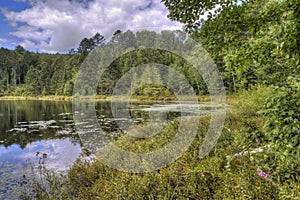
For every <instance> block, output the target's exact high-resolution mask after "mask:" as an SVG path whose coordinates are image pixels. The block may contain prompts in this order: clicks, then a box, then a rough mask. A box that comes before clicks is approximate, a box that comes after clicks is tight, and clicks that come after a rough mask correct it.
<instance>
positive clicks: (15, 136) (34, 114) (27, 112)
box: [0, 101, 72, 148]
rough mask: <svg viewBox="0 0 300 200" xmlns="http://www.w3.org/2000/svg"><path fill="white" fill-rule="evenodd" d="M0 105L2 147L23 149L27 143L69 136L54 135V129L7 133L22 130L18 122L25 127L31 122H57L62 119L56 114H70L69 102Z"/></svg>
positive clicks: (14, 102) (20, 102) (8, 102)
mask: <svg viewBox="0 0 300 200" xmlns="http://www.w3.org/2000/svg"><path fill="white" fill-rule="evenodd" d="M0 104H1V106H0V113H1V116H0V141H1V142H2V143H3V145H4V146H10V145H12V144H19V145H20V146H21V147H22V148H24V147H26V145H27V144H28V143H30V142H33V141H37V140H47V139H54V138H62V137H70V135H63V136H62V135H56V131H55V129H45V130H38V131H32V130H31V132H30V131H28V130H27V131H26V132H17V131H10V132H8V130H10V129H12V128H15V127H17V128H22V124H19V123H20V122H21V123H24V124H27V125H28V122H31V121H47V120H55V121H57V122H58V121H59V119H61V117H62V116H59V115H58V114H60V113H71V112H72V105H71V102H69V103H67V102H51V101H1V102H0ZM65 118H66V116H65ZM24 124H23V125H24ZM57 125H59V126H63V125H64V124H63V123H58V124H57ZM0 144H1V143H0Z"/></svg>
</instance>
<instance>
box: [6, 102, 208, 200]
mask: <svg viewBox="0 0 300 200" xmlns="http://www.w3.org/2000/svg"><path fill="white" fill-rule="evenodd" d="M193 110H195V107H194V106H193V105H188V106H186V108H185V109H184V112H186V113H190V114H191V115H193ZM203 111H204V113H205V111H206V112H209V111H208V110H207V108H206V107H203ZM72 112H73V111H72V103H71V102H61V101H37V100H32V101H30V100H26V101H25V100H19V101H0V199H16V198H18V195H19V193H18V189H19V188H20V186H19V184H18V181H20V180H21V179H22V177H23V175H25V174H28V173H29V171H31V172H33V171H36V169H39V167H41V166H42V167H45V168H47V169H52V170H55V171H60V172H65V171H66V170H67V169H69V168H70V167H71V166H72V164H73V163H74V162H75V160H76V159H77V158H79V157H80V156H83V155H84V154H83V153H82V152H83V151H84V148H83V145H82V143H81V141H80V138H79V136H78V134H77V133H76V130H75V124H74V120H73V114H72ZM95 112H96V116H97V120H98V123H99V124H100V126H101V128H102V130H104V131H105V132H106V133H107V134H108V135H111V137H116V138H117V137H118V136H119V135H118V134H117V133H119V131H118V130H119V126H118V125H120V121H121V122H124V123H125V124H126V123H127V122H126V120H128V119H124V118H123V119H116V118H114V117H113V115H112V111H111V104H110V102H99V103H96V108H95ZM124 112H129V113H130V116H131V118H132V119H131V123H134V124H139V123H144V122H147V121H149V120H150V116H151V115H149V112H154V113H155V112H156V113H160V112H164V113H165V115H164V116H165V120H171V119H174V118H176V117H179V116H181V115H182V108H180V107H178V105H176V104H172V105H159V104H154V105H141V104H132V105H130V106H129V108H128V109H127V110H125V111H124Z"/></svg>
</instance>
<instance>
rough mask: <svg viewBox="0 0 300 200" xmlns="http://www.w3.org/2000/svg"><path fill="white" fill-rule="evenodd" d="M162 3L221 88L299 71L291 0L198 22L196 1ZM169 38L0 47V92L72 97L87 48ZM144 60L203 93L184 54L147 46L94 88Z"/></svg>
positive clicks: (234, 9)
mask: <svg viewBox="0 0 300 200" xmlns="http://www.w3.org/2000/svg"><path fill="white" fill-rule="evenodd" d="M163 2H164V3H165V4H166V6H167V7H168V8H169V9H170V17H171V18H172V19H174V20H178V21H181V22H183V23H185V24H187V26H186V28H187V31H189V32H190V36H191V37H193V38H194V39H195V40H197V41H199V42H201V44H202V45H203V47H204V48H205V49H206V50H207V51H208V52H209V54H210V56H211V57H212V58H213V60H214V62H215V63H216V65H217V67H218V69H219V71H220V73H221V75H222V77H223V80H224V84H225V87H226V89H227V92H229V93H236V92H238V91H241V90H248V89H250V88H252V87H255V86H257V85H266V86H269V85H280V84H281V83H284V82H285V81H286V80H287V77H289V76H297V75H299V73H300V67H299V63H300V61H299V50H300V49H299V47H300V42H299V38H300V35H299V33H300V27H299V24H300V23H299V12H298V11H299V3H297V1H294V0H293V1H277V0H264V1H261V0H259V1H257V0H251V1H243V3H242V4H236V5H231V6H230V7H224V8H223V11H222V12H221V14H219V15H218V16H216V17H210V18H209V19H208V20H206V21H205V23H203V24H201V23H200V24H197V23H198V22H197V21H195V16H194V15H196V14H197V13H195V12H193V9H192V8H194V7H195V6H194V7H191V10H189V8H190V7H188V5H185V3H184V2H177V3H176V5H174V6H175V7H176V6H177V7H180V8H184V7H185V6H186V8H187V9H185V10H184V15H182V12H181V11H178V10H176V9H173V7H172V5H173V4H170V5H169V4H168V2H169V1H163ZM177 4H178V5H177ZM181 4H182V5H181ZM187 4H188V3H187ZM197 9H199V8H196V10H197ZM199 27H201V28H199ZM195 30H197V31H195ZM172 35H173V36H172ZM168 37H169V39H170V38H172V37H173V39H174V32H173V33H172V32H170V31H163V32H162V33H155V32H152V31H141V32H137V33H133V32H132V31H126V32H121V31H116V32H115V34H114V36H113V37H112V39H111V40H110V41H106V40H105V38H104V37H103V36H102V35H101V34H99V33H97V34H95V36H93V37H91V38H84V39H83V40H82V41H81V42H80V45H79V47H78V48H77V49H71V50H70V52H69V54H55V55H49V54H37V53H32V52H28V51H25V50H24V48H23V47H21V46H17V47H16V49H15V50H13V51H11V50H7V49H3V48H2V49H0V72H1V74H0V93H3V94H13V95H72V89H73V85H74V80H75V78H76V74H77V72H78V70H79V68H80V65H81V63H82V62H83V61H84V59H85V58H86V56H87V55H88V53H89V52H90V51H91V50H92V49H94V48H96V47H99V46H105V45H109V44H110V43H119V44H120V45H123V44H122V42H127V43H134V44H135V45H137V46H138V45H139V44H138V43H139V41H143V42H144V43H147V42H149V43H151V42H153V41H152V39H153V38H156V42H164V41H165V39H166V38H168ZM171 43H172V42H171ZM173 45H176V42H174V43H173ZM150 61H151V62H158V61H159V62H158V63H161V64H164V65H167V66H172V67H174V68H175V69H177V70H179V71H180V72H182V73H183V74H184V75H185V76H186V77H187V79H189V80H190V83H191V85H193V86H199V87H198V88H197V87H196V93H197V94H207V88H206V86H205V84H204V83H203V81H202V80H200V81H199V80H196V79H198V78H199V79H201V77H200V76H198V77H196V78H195V76H194V74H195V71H191V70H189V66H188V64H187V63H186V62H185V61H184V60H183V59H180V58H179V57H178V56H176V55H174V54H171V53H169V52H163V51H155V52H153V51H152V50H149V49H148V50H147V49H145V48H140V49H139V50H137V51H136V52H133V53H131V54H126V55H124V56H122V57H121V58H120V59H118V60H117V61H115V62H113V63H112V65H111V66H110V68H109V70H108V71H107V72H106V75H105V76H104V77H106V78H102V79H101V80H100V83H99V86H98V89H97V93H98V94H103V95H108V94H111V91H112V86H113V85H114V84H115V83H116V81H117V80H118V78H120V77H121V76H122V75H123V74H124V73H125V72H127V71H128V70H129V69H130V68H131V67H132V66H137V65H140V64H145V63H147V62H148V63H149V62H150ZM145 73H149V74H151V73H153V74H156V75H155V76H156V79H161V80H162V81H163V82H166V81H167V80H173V81H174V80H176V77H164V75H163V74H157V72H153V71H152V72H151V70H145ZM140 76H142V74H140ZM149 76H150V75H148V77H149ZM151 76H154V75H151Z"/></svg>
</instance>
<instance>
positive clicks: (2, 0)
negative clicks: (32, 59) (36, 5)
mask: <svg viewBox="0 0 300 200" xmlns="http://www.w3.org/2000/svg"><path fill="white" fill-rule="evenodd" d="M29 6H30V5H29V4H28V3H24V2H18V1H11V0H0V8H1V9H5V8H6V9H9V10H14V11H21V10H24V9H27V8H29ZM0 27H1V29H0V46H1V47H5V48H9V49H12V48H14V47H15V46H16V45H17V44H18V43H20V42H21V40H20V39H19V38H17V37H14V36H10V35H9V32H13V31H15V28H13V27H12V26H10V25H9V23H8V22H7V21H6V18H5V16H4V15H3V14H2V12H1V13H0Z"/></svg>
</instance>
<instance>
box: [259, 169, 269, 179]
mask: <svg viewBox="0 0 300 200" xmlns="http://www.w3.org/2000/svg"><path fill="white" fill-rule="evenodd" d="M257 173H258V176H261V177H264V178H268V177H269V176H270V174H267V173H265V172H263V171H262V170H259V171H258V172H257Z"/></svg>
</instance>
